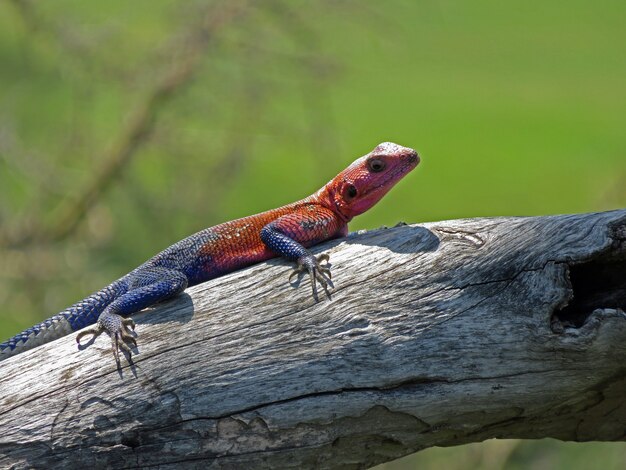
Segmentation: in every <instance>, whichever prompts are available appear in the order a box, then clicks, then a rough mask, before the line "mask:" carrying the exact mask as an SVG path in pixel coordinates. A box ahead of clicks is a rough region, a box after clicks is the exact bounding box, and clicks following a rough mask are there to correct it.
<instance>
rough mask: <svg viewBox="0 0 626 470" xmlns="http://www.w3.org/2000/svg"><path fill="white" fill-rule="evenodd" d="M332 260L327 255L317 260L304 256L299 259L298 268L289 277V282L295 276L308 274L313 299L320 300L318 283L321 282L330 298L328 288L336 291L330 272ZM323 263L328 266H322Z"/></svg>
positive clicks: (320, 256)
mask: <svg viewBox="0 0 626 470" xmlns="http://www.w3.org/2000/svg"><path fill="white" fill-rule="evenodd" d="M329 260H330V256H328V255H327V254H326V253H324V254H322V255H319V256H318V257H317V258H315V256H313V255H307V256H302V257H301V258H298V266H297V267H296V268H295V269H294V270H293V272H292V273H291V275H290V276H289V282H290V283H291V280H292V279H293V278H294V276H299V275H300V274H303V273H308V274H309V276H310V277H311V287H312V289H313V298H314V299H315V300H318V296H317V283H318V282H319V283H320V284H321V286H322V287H323V288H324V291H325V292H326V295H327V296H328V297H330V293H329V292H328V288H329V287H330V288H331V289H334V288H335V286H334V285H333V281H332V274H331V272H330V268H329V265H328V261H329ZM322 262H326V264H322Z"/></svg>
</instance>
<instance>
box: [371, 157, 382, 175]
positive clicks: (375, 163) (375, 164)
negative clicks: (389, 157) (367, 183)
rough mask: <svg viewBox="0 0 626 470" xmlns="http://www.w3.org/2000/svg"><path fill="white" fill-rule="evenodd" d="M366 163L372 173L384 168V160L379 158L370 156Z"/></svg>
mask: <svg viewBox="0 0 626 470" xmlns="http://www.w3.org/2000/svg"><path fill="white" fill-rule="evenodd" d="M367 165H368V167H369V169H370V171H372V172H374V173H380V172H381V171H383V170H384V169H385V162H384V161H383V160H381V159H380V158H372V159H371V160H370V161H368V162H367Z"/></svg>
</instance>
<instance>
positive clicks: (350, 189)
mask: <svg viewBox="0 0 626 470" xmlns="http://www.w3.org/2000/svg"><path fill="white" fill-rule="evenodd" d="M357 192H358V191H357V190H356V186H355V185H353V184H349V185H348V186H346V189H345V190H344V192H343V193H344V198H345V199H346V200H347V201H350V200H352V199H354V198H355V197H356V195H357Z"/></svg>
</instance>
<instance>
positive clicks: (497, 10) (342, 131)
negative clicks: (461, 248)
mask: <svg viewBox="0 0 626 470" xmlns="http://www.w3.org/2000/svg"><path fill="white" fill-rule="evenodd" d="M625 46H626V2H624V1H623V0H622V1H617V0H614V1H610V0H607V1H600V2H593V3H592V2H588V1H579V0H573V1H572V0H570V1H553V2H545V1H534V0H531V1H525V2H501V1H495V0H490V1H485V0H478V1H474V2H465V1H452V0H420V1H408V0H407V1H400V0H397V1H396V0H393V1H392V0H388V1H385V2H377V1H361V2H356V1H318V2H304V1H287V0H284V1H279V0H268V1H263V2H245V1H235V0H230V1H221V2H218V1H202V2H200V1H186V2H177V1H173V0H135V1H133V2H128V1H121V0H109V1H107V2H83V1H77V0H74V1H70V0H57V1H55V2H36V1H24V0H21V1H20V0H12V1H8V0H6V1H4V2H2V3H0V306H1V307H0V336H2V337H3V338H2V339H4V338H6V337H9V336H10V335H12V334H15V333H17V332H18V331H20V330H21V329H23V328H24V327H27V326H30V325H31V324H33V323H35V322H37V321H40V320H42V319H43V318H45V317H48V316H50V315H52V314H54V313H56V312H57V311H60V310H61V309H63V308H64V307H66V306H68V305H69V304H71V303H73V302H75V301H76V300H78V299H80V298H82V297H84V296H85V295H86V294H88V293H90V292H92V291H94V290H96V289H98V288H100V287H102V286H103V285H105V284H107V283H109V282H110V281H111V280H113V279H115V278H117V277H119V276H121V275H122V274H124V273H126V272H127V271H128V270H129V269H130V268H133V267H135V266H136V265H138V264H140V263H141V262H143V261H144V260H145V259H146V258H148V257H150V256H151V255H153V254H154V253H155V252H157V251H159V250H160V249H162V248H164V247H166V246H168V245H169V244H171V243H172V242H175V241H177V240H178V239H180V238H182V237H184V236H186V235H188V234H190V233H192V232H194V231H197V230H199V229H201V228H204V227H206V226H210V225H213V224H215V223H218V222H221V221H224V220H229V219H233V218H237V217H241V216H245V215H249V214H252V213H255V212H259V211H263V210H265V209H269V208H273V207H276V206H278V205H281V204H284V203H288V202H291V201H293V200H295V199H298V198H301V197H303V196H305V195H308V194H309V193H311V192H312V191H314V190H316V189H317V188H319V187H320V186H321V185H322V184H324V183H325V182H326V181H327V180H328V179H330V178H331V177H332V176H334V175H335V174H336V173H337V172H338V171H339V170H341V169H342V168H343V167H344V166H346V165H347V164H348V163H350V162H351V161H352V160H353V159H354V158H355V157H357V156H360V155H362V154H364V153H366V152H368V151H369V150H371V148H372V147H374V146H375V145H376V144H377V143H379V142H381V141H385V140H391V141H395V142H398V143H400V144H402V145H407V146H411V147H414V148H416V149H417V150H418V151H419V152H420V154H421V155H422V164H421V165H420V167H419V168H418V170H417V171H416V172H415V173H413V174H411V175H410V176H409V177H408V178H406V180H405V181H403V182H401V183H400V184H399V185H398V187H397V188H395V189H394V190H393V191H392V192H391V193H390V194H389V195H388V196H387V197H386V198H385V199H384V200H383V201H382V202H381V203H380V204H379V205H378V206H377V207H375V208H374V209H372V210H371V211H370V212H368V213H366V214H364V215H363V216H361V217H359V218H358V219H357V220H355V222H354V223H353V224H352V226H351V228H352V229H353V230H354V229H362V228H374V227H377V226H379V225H381V224H387V225H389V224H394V223H396V222H397V221H398V220H404V221H407V222H423V221H431V220H442V219H448V218H457V217H474V216H498V215H541V214H556V213H566V212H585V211H599V210H607V209H614V208H620V207H621V208H623V207H625V206H626V187H625V185H624V181H625V180H626V132H625V130H624V127H625V126H624V124H625V117H626V47H625ZM624 462H626V449H625V447H624V445H622V444H593V443H592V444H563V443H558V442H556V441H540V442H530V441H526V442H522V441H489V442H486V443H482V444H475V445H469V446H463V447H458V448H453V449H430V450H427V451H424V452H422V453H419V454H416V455H414V456H410V457H407V458H405V459H402V460H400V461H397V462H394V463H391V464H386V465H385V466H383V468H389V469H400V468H416V467H418V466H419V468H426V469H428V468H448V469H466V468H472V469H475V468H484V469H494V468H546V469H551V468H568V469H588V468H609V469H610V468H615V469H618V468H620V469H621V468H624Z"/></svg>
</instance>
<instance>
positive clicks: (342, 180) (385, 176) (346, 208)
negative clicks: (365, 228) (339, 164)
mask: <svg viewBox="0 0 626 470" xmlns="http://www.w3.org/2000/svg"><path fill="white" fill-rule="evenodd" d="M419 161H420V158H419V156H418V155H417V152H416V151H415V150H413V149H410V148H407V147H402V146H401V145H397V144H394V143H392V142H383V143H382V144H379V145H378V146H376V148H375V149H374V150H372V151H371V152H370V153H368V154H367V155H364V156H362V157H361V158H359V159H358V160H356V161H355V162H354V163H352V165H350V166H349V167H348V168H346V169H345V170H343V171H342V172H341V173H339V174H338V175H337V176H336V177H335V178H333V179H332V180H331V181H329V182H328V183H327V184H326V186H324V187H323V188H322V189H320V191H319V192H318V194H317V196H318V197H319V199H320V200H322V201H324V202H326V204H328V206H329V208H330V209H331V210H333V212H335V213H337V214H338V215H340V216H341V217H342V218H343V219H345V220H346V222H347V221H350V220H351V219H352V218H353V217H354V216H357V215H359V214H362V213H363V212H365V211H366V210H368V209H369V208H370V207H372V206H373V205H374V204H376V203H377V202H378V201H380V199H381V198H382V197H383V196H384V195H385V194H387V192H388V191H389V190H390V189H391V188H393V186H394V185H395V184H396V183H397V182H398V181H400V180H401V179H402V178H403V177H404V175H406V174H407V173H408V172H410V171H411V170H412V169H413V168H415V167H416V166H417V164H418V163H419Z"/></svg>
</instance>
